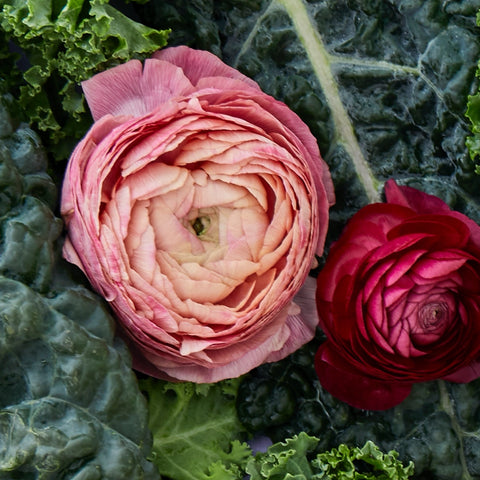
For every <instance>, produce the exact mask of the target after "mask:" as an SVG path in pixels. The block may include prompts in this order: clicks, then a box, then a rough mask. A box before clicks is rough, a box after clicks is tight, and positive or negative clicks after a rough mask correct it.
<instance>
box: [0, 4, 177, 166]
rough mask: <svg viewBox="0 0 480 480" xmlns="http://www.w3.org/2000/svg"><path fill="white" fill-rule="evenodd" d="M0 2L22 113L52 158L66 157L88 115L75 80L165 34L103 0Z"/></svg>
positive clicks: (140, 53)
mask: <svg viewBox="0 0 480 480" xmlns="http://www.w3.org/2000/svg"><path fill="white" fill-rule="evenodd" d="M0 8H1V9H0V26H1V28H2V29H3V32H2V34H3V35H6V37H7V39H10V40H11V41H12V45H15V46H16V47H17V48H20V49H21V51H22V54H23V56H24V58H23V67H24V68H25V72H24V75H23V77H24V80H25V82H24V84H23V85H21V86H20V104H21V106H22V108H23V109H24V114H25V118H26V119H27V121H28V122H29V123H30V124H31V125H33V126H35V128H38V129H39V130H40V131H42V132H45V133H46V135H44V140H45V144H46V146H47V147H48V149H49V150H50V151H51V153H52V154H53V155H54V157H55V158H57V159H65V158H68V156H69V154H70V152H71V150H72V149H73V147H74V145H75V143H76V142H77V141H78V140H79V139H80V138H81V137H82V136H83V135H84V134H85V132H86V130H87V129H88V127H89V125H90V124H91V121H92V120H91V117H90V114H89V113H88V111H87V108H86V106H85V102H84V98H83V95H82V93H81V91H80V89H79V88H78V84H79V82H80V81H82V80H85V79H87V78H89V77H90V76H92V75H93V74H94V73H97V72H98V71H101V70H104V69H106V68H109V67H111V66H113V65H115V64H118V63H121V62H124V61H126V60H129V59H131V58H143V57H145V56H148V55H149V54H151V53H152V52H154V51H155V50H158V49H159V48H161V47H163V46H164V45H165V43H166V39H167V35H168V31H167V30H164V31H159V30H155V29H153V28H150V27H146V26H145V25H143V24H140V23H138V22H135V21H133V20H132V19H131V18H129V17H128V16H126V15H124V14H123V13H121V12H120V11H119V10H118V9H116V8H114V7H113V6H111V5H109V0H77V1H72V0H69V1H65V0H63V1H53V0H48V1H44V0H27V1H25V0H2V1H0ZM2 73H3V75H9V74H10V72H9V71H7V70H3V69H2ZM47 141H48V143H47Z"/></svg>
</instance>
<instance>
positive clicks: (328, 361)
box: [315, 342, 412, 410]
mask: <svg viewBox="0 0 480 480" xmlns="http://www.w3.org/2000/svg"><path fill="white" fill-rule="evenodd" d="M315 370H316V372H317V375H318V378H319V380H320V383H321V384H322V386H323V387H324V388H325V389H326V390H327V391H328V392H329V393H330V394H332V395H333V396H334V397H336V398H337V399H338V400H341V401H342V402H345V403H348V404H349V405H351V406H352V407H355V408H361V409H365V410H387V409H389V408H393V407H395V406H396V405H398V404H399V403H401V402H402V401H403V400H405V398H407V396H408V395H409V394H410V391H411V388H412V386H411V384H408V383H400V382H385V381H381V380H376V379H374V378H371V377H367V376H364V375H362V373H361V372H359V371H358V370H355V369H354V367H353V366H352V365H349V364H348V363H346V362H345V360H343V359H341V358H340V357H339V356H338V355H337V354H336V353H335V351H334V350H333V349H330V348H329V344H328V342H326V343H324V344H323V345H321V346H320V348H319V350H318V352H317V354H316V356H315Z"/></svg>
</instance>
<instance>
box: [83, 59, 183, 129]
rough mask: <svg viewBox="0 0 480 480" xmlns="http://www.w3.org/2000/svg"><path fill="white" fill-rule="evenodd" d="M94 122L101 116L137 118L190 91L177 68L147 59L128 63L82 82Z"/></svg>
mask: <svg viewBox="0 0 480 480" xmlns="http://www.w3.org/2000/svg"><path fill="white" fill-rule="evenodd" d="M82 89H83V92H84V94H85V98H86V99H87V102H88V106H89V108H90V111H91V113H92V116H93V119H94V120H95V121H97V120H99V119H100V118H101V117H103V116H104V115H107V114H110V115H113V116H119V115H132V116H135V117H139V116H142V115H146V114H147V113H149V112H151V111H152V110H155V109H156V108H158V107H159V106H160V105H162V104H164V103H166V102H167V101H168V100H170V99H171V98H174V97H178V96H181V95H183V94H186V93H188V92H189V91H191V90H192V84H191V83H190V81H189V80H188V78H186V77H185V75H184V73H183V71H182V70H181V68H178V67H175V66H174V65H172V64H171V63H168V62H162V61H159V60H153V59H147V60H146V61H145V64H144V65H142V63H141V62H140V61H138V60H130V61H129V62H127V63H124V64H122V65H118V66H117V67H116V68H115V69H110V70H105V71H103V72H101V73H98V74H97V75H95V76H93V77H91V78H90V79H88V80H86V81H84V82H82Z"/></svg>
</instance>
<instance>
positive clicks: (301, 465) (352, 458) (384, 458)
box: [246, 432, 414, 480]
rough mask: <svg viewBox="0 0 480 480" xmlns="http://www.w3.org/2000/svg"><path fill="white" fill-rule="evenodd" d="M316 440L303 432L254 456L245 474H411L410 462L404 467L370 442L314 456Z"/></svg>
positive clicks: (403, 479) (262, 478)
mask: <svg viewBox="0 0 480 480" xmlns="http://www.w3.org/2000/svg"><path fill="white" fill-rule="evenodd" d="M318 441H319V440H318V438H315V437H312V436H309V435H307V434H306V433H304V432H302V433H300V434H299V435H295V436H294V437H293V438H288V439H286V440H285V441H284V442H278V443H276V444H274V445H272V446H270V447H269V448H268V450H267V452H265V453H262V452H260V453H257V454H256V455H255V457H254V458H253V459H251V460H250V461H249V462H248V464H247V468H246V471H247V473H248V474H249V475H250V479H251V480H283V479H292V480H293V479H295V480H321V479H335V480H407V479H408V478H409V477H411V475H412V474H413V469H414V466H413V463H409V464H408V465H407V466H406V467H404V466H403V464H402V462H400V461H399V460H398V453H397V452H395V451H391V452H388V453H383V452H381V451H380V450H379V448H378V447H377V446H376V445H375V444H374V443H373V442H370V441H367V442H366V443H365V445H364V446H363V447H362V448H359V447H348V446H347V445H345V444H341V445H339V447H338V448H334V449H332V450H330V451H327V452H322V453H315V449H316V447H317V445H318Z"/></svg>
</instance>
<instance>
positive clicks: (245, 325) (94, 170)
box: [61, 47, 333, 382]
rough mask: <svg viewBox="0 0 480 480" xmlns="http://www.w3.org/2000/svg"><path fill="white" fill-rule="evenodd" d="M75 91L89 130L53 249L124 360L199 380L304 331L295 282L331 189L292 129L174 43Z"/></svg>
mask: <svg viewBox="0 0 480 480" xmlns="http://www.w3.org/2000/svg"><path fill="white" fill-rule="evenodd" d="M82 86H83V89H84V92H85V96H86V98H87V101H88V104H89V107H90V109H91V111H92V114H93V117H94V120H95V123H94V125H93V126H92V128H91V129H90V131H89V132H88V133H87V135H86V136H85V138H84V139H83V140H82V141H81V142H80V143H79V145H78V146H77V148H76V149H75V151H74V152H73V154H72V156H71V158H70V161H69V164H68V168H67V171H66V174H65V181H64V184H63V191H62V205H61V208H62V215H63V217H64V219H65V223H66V226H67V230H68V236H67V239H66V243H65V247H64V255H65V257H66V258H67V259H68V260H69V261H71V262H73V263H75V264H77V265H78V266H79V267H80V268H81V269H82V270H83V271H84V272H85V274H86V275H87V277H88V278H89V280H90V282H91V283H92V285H93V286H94V287H95V289H96V290H97V291H98V292H100V293H101V294H102V295H103V296H104V297H105V298H106V299H107V300H108V301H109V302H110V304H111V306H112V308H113V309H114V311H115V312H116V314H117V318H118V320H119V323H120V325H121V327H122V331H123V332H124V334H125V336H126V338H127V339H128V341H129V343H130V346H131V349H132V353H133V359H134V366H135V368H137V369H139V370H141V371H143V372H146V373H149V374H151V375H154V376H159V377H163V378H168V379H179V380H191V381H196V382H213V381H217V380H221V379H224V378H228V377H236V376H238V375H240V374H242V373H245V372H246V371H248V370H250V369H251V368H253V367H255V366H258V365H259V364H261V363H263V362H266V361H274V360H278V359H279V358H282V357H284V356H285V355H288V354H289V353H291V352H292V351H294V350H295V349H297V348H299V347H300V346H301V345H303V344H304V343H305V342H307V341H308V340H310V339H311V338H312V337H313V335H314V331H315V328H316V326H317V323H318V319H317V316H316V309H315V288H314V286H315V281H313V288H312V289H311V291H312V294H311V295H310V297H309V298H305V292H304V291H303V290H301V288H302V285H304V282H305V281H306V279H307V278H309V277H307V276H308V273H309V270H310V267H311V264H312V261H313V259H314V255H315V252H317V253H321V252H322V250H323V244H324V241H325V235H326V231H327V226H328V209H329V205H330V204H331V203H332V202H333V185H332V181H331V178H330V174H329V172H328V168H327V166H326V164H325V163H324V162H323V160H322V159H321V157H320V153H319V151H318V146H317V144H316V141H315V138H314V137H313V135H312V134H311V133H310V131H309V130H308V128H307V126H306V125H305V124H304V123H303V122H302V121H301V120H300V119H299V118H298V116H297V115H295V114H294V113H293V112H292V111H291V110H289V109H288V108H287V106H286V105H285V104H283V103H281V102H279V101H276V100H275V99H274V98H272V97H270V96H268V95H266V94H265V93H263V92H262V91H261V90H260V88H259V87H258V85H257V84H256V83H255V82H253V81H252V80H250V79H248V78H247V77H245V76H244V75H242V74H241V73H240V72H238V71H236V70H234V69H233V68H230V67H228V66H227V65H225V64H224V63H223V62H221V61H220V60H219V59H218V58H217V57H215V56H214V55H213V54H211V53H208V52H204V51H198V50H192V49H190V48H187V47H174V48H167V49H165V50H161V51H159V52H157V53H156V54H154V56H153V58H151V59H148V60H146V61H145V63H144V64H142V63H141V62H140V61H138V60H132V61H130V62H127V63H126V64H124V65H120V66H118V67H115V68H113V69H110V70H107V71H105V72H102V73H99V74H98V75H95V76H94V77H92V78H91V79H89V80H87V81H86V82H84V83H83V85H82ZM305 291H308V289H306V290H305ZM307 297H308V295H307Z"/></svg>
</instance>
